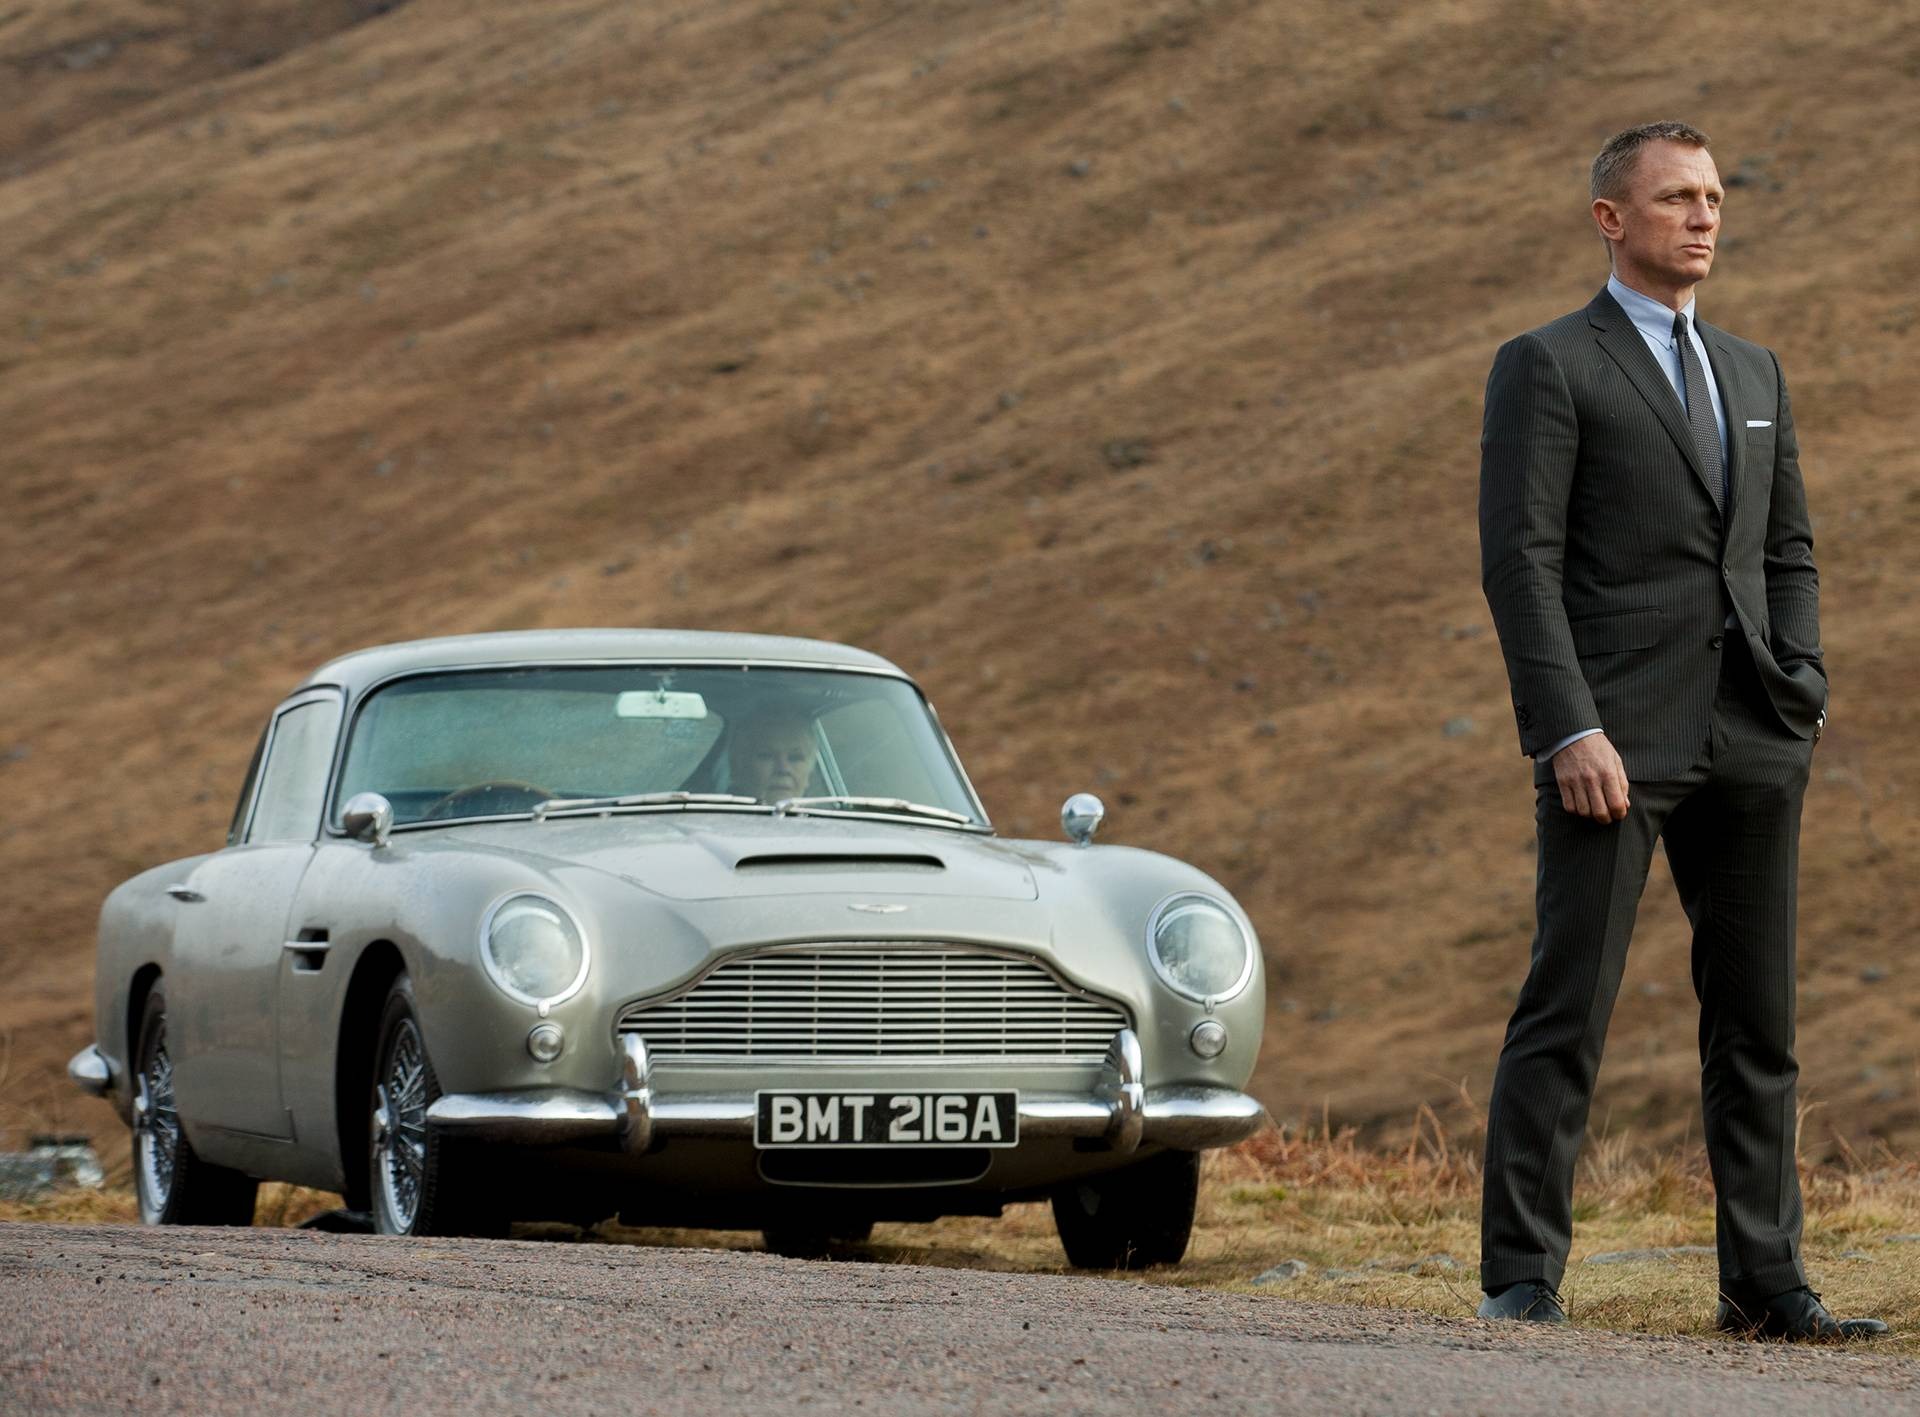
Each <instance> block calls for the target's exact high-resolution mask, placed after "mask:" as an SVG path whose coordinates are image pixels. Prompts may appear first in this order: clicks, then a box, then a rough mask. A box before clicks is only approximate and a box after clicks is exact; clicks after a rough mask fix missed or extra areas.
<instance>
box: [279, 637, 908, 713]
mask: <svg viewBox="0 0 1920 1417" xmlns="http://www.w3.org/2000/svg"><path fill="white" fill-rule="evenodd" d="M635 660H642V661H666V662H670V663H694V662H697V661H712V662H714V663H718V664H787V665H805V666H809V667H817V668H822V669H857V670H865V671H867V672H870V673H882V674H896V675H899V676H900V677H902V678H905V677H907V676H906V675H905V673H904V672H903V671H902V670H901V669H900V668H899V667H898V666H897V665H895V664H892V663H890V662H889V661H887V660H884V659H882V658H881V657H880V656H879V655H877V654H869V653H868V652H867V651H866V650H863V649H854V648H852V647H851V646H849V645H837V644H834V643H832V642H831V641H829V640H803V639H796V638H793V637H791V636H787V635H741V634H732V633H728V632H723V631H715V630H501V631H497V632H494V633H491V634H483V635H446V636H443V637H441V638H439V639H431V640H408V641H406V642H404V643H401V644H391V645H375V646H373V647H371V648H369V649H362V650H355V651H354V652H353V653H351V654H343V655H341V656H339V657H338V658H336V659H330V660H328V661H327V662H326V663H325V664H323V665H321V666H320V667H319V668H318V669H316V670H314V671H313V673H311V674H309V675H308V676H307V677H306V679H305V681H304V682H302V683H301V685H300V689H297V690H295V692H296V693H298V692H300V691H301V690H305V689H312V688H318V687H320V686H322V685H337V686H338V687H340V688H343V689H345V690H346V691H347V696H348V698H349V699H353V698H357V697H358V696H359V695H360V694H361V693H363V692H364V691H365V690H366V689H368V688H370V687H371V686H372V685H374V684H378V683H380V682H381V681H383V680H386V679H391V678H393V677H394V676H395V675H396V674H409V673H413V672H415V671H418V670H425V669H455V668H460V669H467V668H482V667H491V666H499V665H509V664H566V663H575V662H577V663H609V662H612V663H618V662H627V661H635Z"/></svg>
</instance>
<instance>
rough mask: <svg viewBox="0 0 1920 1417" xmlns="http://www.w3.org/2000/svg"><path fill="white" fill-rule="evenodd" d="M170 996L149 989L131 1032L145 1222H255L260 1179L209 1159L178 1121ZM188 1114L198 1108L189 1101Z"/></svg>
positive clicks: (139, 1191)
mask: <svg viewBox="0 0 1920 1417" xmlns="http://www.w3.org/2000/svg"><path fill="white" fill-rule="evenodd" d="M181 1042H182V1039H181V1038H180V1036H179V1035H177V1034H175V1035H172V1036H171V1037H170V1036H169V1032H168V1029H167V996H166V992H165V991H164V990H163V989H162V987H161V985H160V983H159V982H157V981H156V982H155V983H154V984H153V986H152V987H151V988H150V989H149V990H148V992H147V999H146V1003H145V1004H144V1005H143V1006H142V1009H141V1016H140V1026H139V1029H138V1030H137V1031H136V1033H135V1035H134V1039H133V1048H132V1056H133V1189H134V1194H135V1195H136V1196H137V1197H138V1198H139V1201H140V1223H141V1224H143V1225H251V1224H252V1223H253V1210H254V1201H255V1199H256V1197H257V1195H258V1193H259V1190H260V1184H259V1182H257V1181H255V1180H254V1179H253V1177H251V1176H249V1175H247V1174H246V1173H245V1172H243V1171H235V1170H231V1169H229V1168H228V1167H225V1166H222V1165H219V1164H217V1163H214V1162H209V1161H207V1160H206V1159H205V1158H204V1157H202V1156H200V1155H199V1153H197V1152H196V1151H195V1150H194V1149H193V1142H192V1140H191V1139H189V1138H188V1136H187V1133H186V1130H185V1128H184V1127H183V1126H182V1125H181V1121H180V1099H179V1096H178V1094H177V1093H176V1091H175V1089H174V1076H173V1059H174V1052H175V1045H177V1044H180V1043H181ZM188 1115H190V1116H191V1115H194V1113H193V1112H192V1111H191V1109H189V1113H188Z"/></svg>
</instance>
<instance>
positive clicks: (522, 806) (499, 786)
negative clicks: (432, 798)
mask: <svg viewBox="0 0 1920 1417" xmlns="http://www.w3.org/2000/svg"><path fill="white" fill-rule="evenodd" d="M496 792H510V793H513V794H515V795H516V797H518V798H520V799H522V800H518V801H514V802H511V803H505V802H503V803H498V804H496V805H495V806H494V808H493V810H494V811H496V812H519V811H524V810H526V809H527V808H529V807H533V806H536V805H538V804H539V803H541V802H544V801H545V800H546V799H547V798H549V797H551V796H553V795H554V794H553V793H551V792H549V791H548V790H547V789H546V788H544V787H539V786H536V785H535V784H533V783H531V782H522V781H520V779H518V778H512V777H502V778H495V779H494V780H493V781H491V782H476V783H474V784H473V785H472V786H471V787H456V788H454V790H453V791H451V792H449V793H448V794H447V795H446V796H445V797H442V798H440V799H439V800H438V801H436V802H433V803H430V804H429V805H428V807H427V809H426V811H424V812H422V813H421V814H420V815H421V818H422V819H423V820H431V819H433V818H437V817H459V816H465V815H468V813H467V811H466V810H465V809H467V808H468V807H469V804H474V803H481V802H482V801H483V799H485V798H486V797H488V796H489V795H491V794H493V793H496ZM475 815H479V816H487V815H491V814H490V813H487V812H485V811H481V812H479V813H476V814H475Z"/></svg>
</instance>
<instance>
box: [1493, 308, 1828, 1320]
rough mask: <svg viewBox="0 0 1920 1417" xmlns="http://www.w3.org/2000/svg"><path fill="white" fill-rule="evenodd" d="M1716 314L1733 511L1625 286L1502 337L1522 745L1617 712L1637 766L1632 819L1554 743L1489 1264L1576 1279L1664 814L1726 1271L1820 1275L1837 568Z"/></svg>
mask: <svg viewBox="0 0 1920 1417" xmlns="http://www.w3.org/2000/svg"><path fill="white" fill-rule="evenodd" d="M1698 328H1699V332H1700V334H1701V337H1702V338H1703V339H1704V340H1705V342H1706V344H1707V347H1708V349H1709V351H1710V362H1711V365H1712V376H1713V378H1714V379H1715V380H1716V381H1717V382H1718V385H1719V390H1720V395H1721V402H1722V405H1723V408H1724V410H1725V413H1726V420H1727V443H1728V465H1727V491H1728V498H1727V500H1728V504H1729V505H1728V510H1727V513H1726V515H1724V516H1723V515H1722V514H1721V512H1720V511H1719V510H1718V509H1717V508H1716V507H1715V505H1714V501H1713V497H1712V495H1711V493H1710V491H1709V486H1708V483H1707V480H1706V479H1707V476H1708V472H1709V470H1708V469H1706V468H1704V467H1703V466H1702V465H1701V461H1700V455H1699V453H1698V451H1697V450H1696V446H1695V444H1694V442H1693V439H1692V438H1691V436H1690V434H1689V431H1688V427H1687V420H1686V413H1685V410H1684V408H1683V406H1682V404H1681V402H1680V399H1679V398H1678V396H1677V395H1676V394H1675V392H1674V389H1673V386H1672V385H1671V384H1670V383H1669V382H1668V380H1667V378H1666V376H1665V375H1664V374H1663V373H1662V372H1661V370H1660V368H1659V366H1658V365H1657V364H1656V363H1655V361H1654V358H1653V355H1652V353H1651V352H1650V351H1649V350H1648V349H1647V346H1646V344H1645V342H1644V341H1643V340H1642V339H1641V337H1640V335H1639V333H1638V331H1636V330H1635V329H1634V327H1633V325H1632V323H1631V321H1629V320H1628V318H1627V316H1626V313H1625V312H1624V311H1623V310H1622V309H1621V308H1620V306H1619V305H1618V304H1617V303H1616V302H1615V301H1614V299H1613V297H1612V296H1611V295H1609V294H1607V293H1606V292H1605V291H1604V290H1603V291H1602V292H1601V293H1600V295H1599V296H1598V297H1597V298H1596V299H1595V300H1594V301H1593V303H1592V304H1590V305H1589V306H1587V308H1586V309H1584V310H1581V311H1577V312H1575V313H1574V314H1571V315H1567V316H1565V317H1563V318H1562V319H1559V320H1555V321H1554V322H1553V323H1552V324H1549V325H1544V326H1542V327H1541V328H1539V329H1537V330H1533V331H1530V332H1529V333H1527V334H1524V335H1522V336H1520V337H1519V338H1518V339H1516V340H1513V341H1511V342H1510V343H1508V344H1507V345H1505V346H1504V347H1502V348H1501V350H1500V352H1499V354H1498V355H1497V356H1496V357H1495V359H1494V365H1493V373H1492V375H1491V377H1490V378H1489V379H1488V382H1487V399H1486V413H1485V421H1484V425H1483V433H1482V439H1481V463H1480V542H1481V562H1482V580H1483V584H1484V586H1485V588H1486V593H1487V601H1488V604H1489V605H1490V606H1491V607H1492V610H1493V616H1494V623H1495V625H1496V627H1497V628H1498V630H1499V634H1500V648H1501V652H1502V654H1503V655H1504V656H1505V658H1506V663H1507V675H1508V679H1509V682H1510V684H1511V686H1512V690H1513V703H1514V716H1515V718H1516V720H1517V721H1518V723H1519V727H1520V744H1521V749H1522V751H1523V752H1526V753H1529V754H1542V755H1544V754H1545V752H1546V750H1547V749H1548V748H1550V747H1552V746H1553V745H1554V744H1556V743H1558V742H1559V741H1560V740H1561V739H1563V738H1565V737H1567V736H1568V735H1569V734H1572V733H1575V732H1578V731H1579V730H1581V729H1585V728H1603V729H1605V730H1606V733H1607V736H1608V738H1609V739H1610V740H1611V742H1612V743H1613V745H1614V746H1615V748H1617V749H1618V750H1619V752H1620V756H1621V758H1622V760H1623V761H1624V763H1625V765H1626V772H1627V777H1628V779H1629V781H1630V782H1631V784H1632V792H1631V798H1632V806H1631V808H1630V810H1629V814H1628V816H1627V818H1626V820H1624V821H1622V822H1617V823H1613V824H1611V825H1601V824H1598V823H1595V822H1592V821H1589V820H1587V819H1584V818H1581V817H1577V816H1574V815H1572V814H1570V813H1568V812H1567V811H1566V810H1565V809H1564V808H1563V807H1562V806H1561V803H1560V794H1559V791H1558V789H1557V787H1556V786H1555V785H1554V781H1553V770H1552V767H1551V766H1550V763H1549V762H1548V761H1546V760H1544V758H1543V759H1542V760H1539V761H1537V762H1536V766H1535V770H1534V777H1535V783H1536V787H1535V795H1536V803H1535V815H1536V821H1537V825H1538V831H1539V842H1540V859H1539V876H1538V888H1537V897H1536V908H1537V914H1538V928H1537V930H1536V933H1535V936H1534V942H1533V958H1532V966H1531V968H1530V969H1529V971H1528V974H1527V980H1526V984H1525V986H1524V987H1523V989H1522V990H1521V994H1520V1001H1519V1004H1518V1006H1517V1007H1516V1008H1515V1010H1514V1014H1513V1019H1512V1021H1511V1023H1510V1024H1509V1025H1508V1028H1507V1038H1506V1044H1505V1046H1504V1047H1503V1048H1502V1050H1501V1054H1500V1065H1499V1069H1498V1072H1497V1073H1496V1075H1495V1079H1494V1088H1493V1099H1492V1102H1491V1105H1490V1108H1489V1113H1488V1127H1487V1164H1486V1182H1485V1191H1484V1194H1483V1205H1482V1245H1481V1282H1482V1284H1483V1285H1484V1286H1485V1287H1487V1288H1489V1289H1494V1288H1499V1287H1500V1286H1502V1285H1505V1284H1510V1283H1514V1282H1516V1281H1519V1280H1525V1279H1543V1280H1545V1281H1546V1282H1547V1283H1549V1284H1554V1285H1557V1284H1558V1283H1559V1282H1560V1278H1561V1274H1562V1271H1563V1269H1564V1267H1565V1264H1566V1255H1567V1248H1568V1245H1569V1243H1570V1241H1571V1236H1572V1188H1573V1170H1574V1161H1575V1157H1576V1153H1577V1151H1578V1148H1579V1145H1580V1141H1581V1137H1582V1136H1583V1134H1584V1132H1585V1128H1586V1121H1587V1110H1588V1105H1589V1102H1590V1099H1591V1096H1592V1091H1593V1081H1594V1076H1595V1074H1596V1073H1597V1071H1598V1069H1599V1064H1600V1050H1601V1044H1602V1042H1603V1041H1604V1039H1605V1035H1606V1028H1607V1020H1608V1018H1609V1017H1610V1015H1611V1013H1612V1009H1613V1002H1614V996H1615V994H1616V993H1617V991H1618V989H1619V984H1620V976H1621V972H1622V970H1623V969H1624V967H1625V963H1626V951H1627V943H1628V940H1629V938H1630V937H1631V935H1632V933H1633V920H1634V912H1635V910H1636V908H1637V905H1638V902H1639V898H1640V894H1641V891H1642V889H1643V887H1644V886H1645V883H1646V875H1647V868H1648V865H1649V862H1650V861H1651V858H1652V852H1653V846H1654V842H1655V841H1656V839H1664V840H1665V842H1666V848H1667V857H1668V860H1669V862H1670V864H1671V865H1672V868H1673V875H1674V879H1675V882H1676V884H1677V885H1678V887H1679V891H1680V896H1681V901H1682V904H1683V905H1684V906H1685V908H1686V911H1687V915H1688V917H1689V919H1690V920H1691V921H1692V923H1693V927H1694V939H1693V977H1694V987H1695V990H1696V992H1697V993H1698V994H1699V997H1700V1051H1701V1077H1702V1098H1703V1103H1704V1113H1705V1122H1706V1136H1707V1146H1708V1152H1709V1156H1710V1159H1711V1161H1712V1165H1713V1173H1714V1184H1715V1188H1716V1191H1717V1194H1718V1200H1719V1206H1718V1220H1719V1241H1720V1269H1721V1281H1722V1284H1723V1286H1728V1287H1731V1288H1733V1289H1735V1290H1736V1291H1739V1292H1745V1293H1754V1294H1771V1293H1776V1292H1778V1291H1780V1290H1784V1289H1788V1288H1791V1287H1793V1286H1795V1285H1798V1284H1801V1283H1804V1282H1805V1276H1804V1273H1803V1271H1802V1270H1801V1267H1800V1254H1799V1251H1800V1224H1801V1216H1800V1189H1799V1178H1798V1175H1797V1173H1796V1171H1795V1168H1794V1161H1793V1139H1794V1124H1795V1116H1794V1084H1795V1080H1796V1078H1797V1076H1798V1066H1797V1064H1796V1063H1795V1061H1794V1057H1793V997H1794V994H1793V991H1794V981H1793V974H1794V961H1793V955H1794V909H1795V878H1796V875H1797V870H1798V845H1799V824H1800V802H1801V797H1802V794H1803V793H1804V790H1805V786H1806V779H1807V772H1808V766H1809V760H1810V758H1811V754H1812V741H1811V740H1812V739H1813V738H1814V736H1815V732H1816V725H1817V724H1818V723H1819V721H1820V718H1821V715H1822V713H1823V711H1824V709H1825V705H1826V673H1825V669H1824V667H1823V665H1822V663H1821V655H1820V631H1819V582H1818V576H1817V573H1816V571H1815V569H1814V563H1813V546H1812V534H1811V531H1810V528H1809V525H1808V519H1807V508H1806V496H1805V492H1804V489H1803V488H1802V485H1801V480H1800V468H1799V457H1798V448H1797V445H1796V442H1795V439H1794V430H1793V414H1792V411H1791V409H1790V408H1789V406H1788V402H1787V391H1786V385H1785V383H1784V381H1783V380H1782V378H1781V375H1780V368H1779V364H1778V362H1777V361H1776V360H1775V359H1774V357H1773V355H1772V354H1771V353H1770V352H1769V351H1767V350H1765V349H1762V348H1760V347H1759V346H1757V345H1752V344H1748V343H1747V342H1746V341H1744V340H1739V339H1735V338H1734V337H1733V336H1731V335H1729V334H1726V333H1724V332H1723V331H1720V330H1716V329H1712V328H1710V327H1708V326H1707V325H1705V324H1702V325H1700V326H1699V327H1698ZM1749 422H1754V423H1764V424H1766V425H1767V426H1764V427H1754V428H1749V427H1748V426H1747V424H1748V423H1749ZM1730 616H1731V619H1732V623H1729V617H1730Z"/></svg>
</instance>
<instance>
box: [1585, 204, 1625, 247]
mask: <svg viewBox="0 0 1920 1417" xmlns="http://www.w3.org/2000/svg"><path fill="white" fill-rule="evenodd" d="M1593 221H1594V225H1596V226H1598V227H1599V228H1600V234H1601V236H1603V237H1605V238H1606V239H1607V241H1608V242H1614V241H1618V240H1619V239H1620V238H1621V237H1622V236H1623V235H1625V234H1626V224H1625V223H1624V222H1623V221H1622V220H1621V219H1620V209H1619V208H1618V207H1616V206H1615V205H1614V204H1613V203H1612V202H1610V201H1608V200H1607V199H1606V198H1605V197H1595V198H1594V199H1593Z"/></svg>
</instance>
